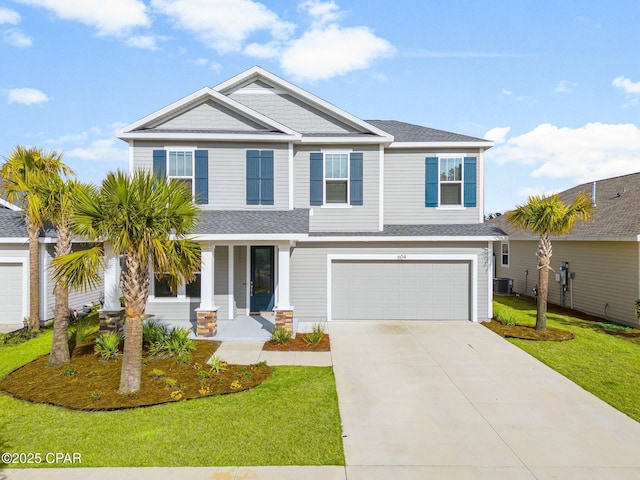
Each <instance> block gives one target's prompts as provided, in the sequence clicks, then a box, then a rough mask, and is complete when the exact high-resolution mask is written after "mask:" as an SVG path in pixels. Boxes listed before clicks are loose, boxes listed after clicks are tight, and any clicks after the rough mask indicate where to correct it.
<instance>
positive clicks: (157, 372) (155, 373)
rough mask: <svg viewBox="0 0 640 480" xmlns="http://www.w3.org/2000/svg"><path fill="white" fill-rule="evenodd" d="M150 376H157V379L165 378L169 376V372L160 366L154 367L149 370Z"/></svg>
mask: <svg viewBox="0 0 640 480" xmlns="http://www.w3.org/2000/svg"><path fill="white" fill-rule="evenodd" d="M149 376H150V377H153V378H155V379H156V380H158V379H161V378H164V377H166V376H167V373H166V372H165V371H164V370H160V369H159V368H154V369H153V370H151V371H150V372H149Z"/></svg>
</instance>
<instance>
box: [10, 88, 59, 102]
mask: <svg viewBox="0 0 640 480" xmlns="http://www.w3.org/2000/svg"><path fill="white" fill-rule="evenodd" d="M7 98H8V101H9V103H20V104H22V105H33V104H35V103H45V102H48V101H49V97H48V96H47V95H46V94H45V93H44V92H42V91H40V90H38V89H36V88H12V89H10V90H8V91H7Z"/></svg>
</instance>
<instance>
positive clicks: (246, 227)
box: [195, 208, 309, 235]
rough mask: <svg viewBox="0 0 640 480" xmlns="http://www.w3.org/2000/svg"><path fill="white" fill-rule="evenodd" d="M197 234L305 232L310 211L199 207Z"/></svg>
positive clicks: (297, 209) (301, 209) (304, 209)
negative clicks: (210, 208) (203, 208)
mask: <svg viewBox="0 0 640 480" xmlns="http://www.w3.org/2000/svg"><path fill="white" fill-rule="evenodd" d="M195 232H197V234H203V235H207V234H209V235H223V234H274V233H275V234H277V233H283V234H288V233H303V234H304V233H308V232H309V210H308V209H306V208H296V209H294V210H202V212H201V213H200V217H199V219H198V223H197V226H196V229H195Z"/></svg>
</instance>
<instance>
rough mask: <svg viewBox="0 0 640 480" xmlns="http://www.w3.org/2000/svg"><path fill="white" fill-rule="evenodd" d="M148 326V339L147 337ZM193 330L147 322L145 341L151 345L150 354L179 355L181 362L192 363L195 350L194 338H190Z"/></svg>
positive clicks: (143, 332)
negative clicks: (171, 328) (192, 353)
mask: <svg viewBox="0 0 640 480" xmlns="http://www.w3.org/2000/svg"><path fill="white" fill-rule="evenodd" d="M145 328H146V339H147V340H144V339H145ZM190 333H191V331H190V330H189V329H187V328H174V329H173V330H169V329H168V328H167V327H166V326H165V325H162V324H159V323H156V322H147V324H146V325H145V326H144V327H143V331H142V337H143V342H145V343H146V344H147V345H148V346H149V355H151V356H156V355H157V356H163V357H178V361H179V362H181V363H191V352H192V351H193V350H195V348H196V347H195V345H194V343H193V340H191V339H190V338H189V334H190Z"/></svg>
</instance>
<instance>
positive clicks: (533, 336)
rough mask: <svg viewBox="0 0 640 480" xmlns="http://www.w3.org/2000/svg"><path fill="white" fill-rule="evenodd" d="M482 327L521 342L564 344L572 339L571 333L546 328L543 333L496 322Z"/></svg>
mask: <svg viewBox="0 0 640 480" xmlns="http://www.w3.org/2000/svg"><path fill="white" fill-rule="evenodd" d="M482 325H484V326H485V327H487V328H488V329H489V330H491V331H493V332H495V333H497V334H498V335H500V336H502V337H505V338H521V339H523V340H543V341H551V342H564V341H565V340H571V339H572V338H574V335H573V333H571V332H567V331H566V330H561V329H560V328H554V327H547V329H546V330H545V331H544V332H538V331H537V330H536V328H535V327H533V326H525V325H513V326H510V325H504V324H502V323H500V322H498V321H496V320H492V321H491V322H484V323H483V324H482Z"/></svg>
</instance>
